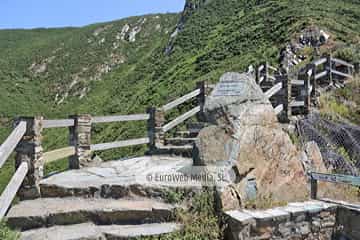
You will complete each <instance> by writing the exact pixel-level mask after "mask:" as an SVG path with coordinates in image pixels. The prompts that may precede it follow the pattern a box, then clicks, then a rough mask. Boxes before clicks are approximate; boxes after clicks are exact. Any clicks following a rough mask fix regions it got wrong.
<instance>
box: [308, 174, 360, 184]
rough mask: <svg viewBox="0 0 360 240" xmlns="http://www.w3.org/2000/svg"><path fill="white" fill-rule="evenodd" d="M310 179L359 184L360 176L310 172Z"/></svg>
mask: <svg viewBox="0 0 360 240" xmlns="http://www.w3.org/2000/svg"><path fill="white" fill-rule="evenodd" d="M310 176H311V179H314V180H317V181H322V182H332V183H342V184H348V185H353V186H360V177H355V176H350V175H340V174H325V173H315V172H312V173H311V174H310Z"/></svg>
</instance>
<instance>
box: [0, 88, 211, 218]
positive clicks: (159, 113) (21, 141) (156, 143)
mask: <svg viewBox="0 0 360 240" xmlns="http://www.w3.org/2000/svg"><path fill="white" fill-rule="evenodd" d="M205 94H206V86H205V83H204V82H199V83H198V84H197V88H196V89H195V90H194V91H192V92H191V93H189V94H186V95H185V96H183V97H180V98H178V99H176V100H174V101H172V102H170V103H168V104H166V105H164V106H162V107H160V108H155V107H151V108H149V109H148V111H147V113H144V114H133V115H119V116H104V117H92V116H90V115H87V114H82V115H77V116H71V117H70V118H69V119H58V120H47V119H43V117H21V118H19V119H17V120H16V127H15V128H14V130H13V132H12V133H11V134H10V135H9V137H8V138H7V139H6V140H5V142H4V143H3V144H2V145H1V146H0V168H1V167H2V166H3V165H4V163H5V162H6V160H7V159H8V158H9V156H10V155H11V153H12V152H14V151H15V152H16V156H15V159H16V172H15V174H14V175H13V177H12V179H11V180H10V182H9V184H8V185H7V187H6V189H5V190H4V192H3V193H2V195H1V196H0V220H1V219H2V218H3V217H4V216H5V215H6V212H7V211H8V209H9V207H10V205H11V203H12V201H13V199H14V197H15V196H16V194H18V196H19V197H20V198H21V199H32V198H36V197H40V195H41V193H40V190H39V182H40V180H41V179H42V178H43V176H44V174H43V169H44V164H46V163H49V162H53V161H56V160H59V159H63V158H67V157H68V158H69V168H70V169H78V168H82V167H86V166H89V165H92V162H91V161H92V152H93V151H103V150H109V149H114V148H122V147H129V146H135V145H143V144H147V145H148V146H149V149H150V152H151V151H156V150H158V149H161V148H163V149H166V148H168V149H170V148H171V146H165V144H164V142H165V139H164V136H165V133H166V132H168V131H170V130H171V129H173V128H175V127H176V126H178V125H179V124H181V123H183V122H185V121H186V120H187V119H189V118H191V117H193V116H195V115H197V114H201V112H202V111H203V106H204V103H205ZM193 98H197V106H196V107H194V108H193V109H191V110H190V111H188V112H186V113H184V114H182V115H181V116H179V117H176V118H175V119H174V120H172V121H170V122H168V123H165V114H166V112H168V111H170V110H171V109H174V108H176V107H178V106H179V105H181V104H183V103H185V102H187V101H189V100H190V99H193ZM129 121H146V122H147V133H146V136H145V137H143V138H136V139H128V140H122V141H115V142H108V143H99V144H91V128H92V124H102V123H113V122H129ZM50 128H68V129H69V132H70V135H69V146H68V147H65V148H61V149H56V150H53V151H49V152H45V153H44V152H43V148H42V139H43V136H42V134H43V130H44V129H50ZM188 147H189V146H188ZM191 147H192V146H191ZM163 149H162V150H163Z"/></svg>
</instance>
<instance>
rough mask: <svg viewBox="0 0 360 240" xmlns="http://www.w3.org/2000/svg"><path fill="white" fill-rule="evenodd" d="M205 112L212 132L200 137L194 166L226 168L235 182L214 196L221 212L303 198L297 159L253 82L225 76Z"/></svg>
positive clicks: (208, 130) (302, 178)
mask: <svg viewBox="0 0 360 240" xmlns="http://www.w3.org/2000/svg"><path fill="white" fill-rule="evenodd" d="M204 111H205V115H206V119H207V120H208V121H209V122H210V123H211V124H213V125H214V126H210V127H207V128H204V129H203V130H202V131H201V132H200V134H199V137H198V140H197V141H196V147H197V150H198V153H199V154H198V155H197V156H196V157H195V163H196V164H198V165H223V166H224V165H225V166H229V167H230V168H231V169H232V171H234V172H235V174H236V176H237V177H236V179H235V180H234V181H233V182H232V183H231V184H229V185H228V186H227V187H223V188H221V189H220V191H219V192H220V198H222V203H223V207H224V206H225V204H224V203H227V204H226V206H225V207H226V209H233V208H237V207H238V206H237V205H240V206H241V205H243V204H244V203H245V202H246V201H247V200H251V199H252V198H253V197H254V195H257V197H258V198H263V197H271V198H272V199H273V200H274V201H292V200H295V199H297V200H298V199H303V198H304V197H305V196H306V195H307V189H306V183H307V181H306V178H305V174H304V171H303V167H302V165H301V162H300V161H299V156H300V154H301V153H300V152H299V151H298V150H297V148H296V147H295V146H294V145H293V144H292V142H291V140H290V138H289V136H288V135H287V134H286V133H285V132H284V131H283V130H282V128H281V126H280V125H279V124H278V121H277V117H276V114H275V112H274V110H273V108H272V106H271V104H270V102H269V101H268V100H267V99H266V97H265V96H264V94H263V92H262V91H261V89H260V87H259V86H258V85H257V84H256V83H255V81H254V79H253V78H252V77H250V76H249V75H247V74H238V73H226V74H224V75H223V76H222V77H221V79H220V82H219V84H218V85H217V86H216V88H215V90H214V91H213V93H212V94H211V96H209V98H208V99H207V102H206V104H205V107H204ZM250 182H251V185H249V183H250ZM254 183H255V184H254ZM294 189H296V191H294ZM256 192H257V194H256ZM229 202H233V203H234V204H228V203H229Z"/></svg>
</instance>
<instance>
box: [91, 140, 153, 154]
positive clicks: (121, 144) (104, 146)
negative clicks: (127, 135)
mask: <svg viewBox="0 0 360 240" xmlns="http://www.w3.org/2000/svg"><path fill="white" fill-rule="evenodd" d="M148 143H150V139H149V138H138V139H132V140H125V141H117V142H110V143H100V144H93V145H91V151H103V150H109V149H114V148H122V147H129V146H135V145H142V144H148Z"/></svg>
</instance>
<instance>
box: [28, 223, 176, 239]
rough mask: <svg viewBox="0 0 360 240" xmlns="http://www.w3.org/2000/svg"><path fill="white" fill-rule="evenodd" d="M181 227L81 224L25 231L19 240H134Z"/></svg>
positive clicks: (163, 224) (171, 224)
mask: <svg viewBox="0 0 360 240" xmlns="http://www.w3.org/2000/svg"><path fill="white" fill-rule="evenodd" d="M181 227H182V226H181V225H180V224H176V223H153V224H141V225H108V226H98V225H95V224H93V223H83V224H77V225H70V226H56V227H50V228H41V229H36V230H31V231H26V232H23V233H22V235H21V240H84V239H86V240H106V239H107V240H114V239H117V240H125V239H133V240H134V239H138V238H140V237H150V236H152V237H157V236H161V235H164V234H168V233H172V232H176V231H179V230H180V229H181Z"/></svg>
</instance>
